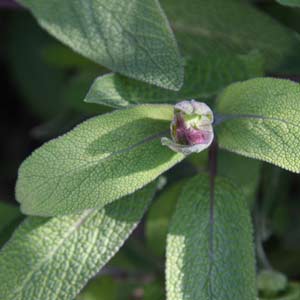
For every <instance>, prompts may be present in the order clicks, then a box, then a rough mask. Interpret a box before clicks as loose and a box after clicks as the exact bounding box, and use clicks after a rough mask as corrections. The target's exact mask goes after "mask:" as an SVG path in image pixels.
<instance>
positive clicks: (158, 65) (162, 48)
mask: <svg viewBox="0 0 300 300" xmlns="http://www.w3.org/2000/svg"><path fill="white" fill-rule="evenodd" d="M20 3H22V4H24V5H25V6H26V7H28V8H29V9H30V10H31V11H32V13H33V14H34V15H35V17H36V18H37V20H38V22H39V23H40V25H41V26H42V27H43V28H45V29H46V30H47V31H49V32H50V33H51V34H52V35H54V36H55V37H56V38H57V39H59V40H60V41H62V42H63V43H65V44H66V45H68V46H70V47H71V48H72V49H73V50H75V51H76V52H78V53H80V54H82V55H84V56H86V57H88V58H90V59H91V60H93V61H95V62H97V63H99V64H101V65H103V66H105V67H107V68H109V69H111V70H113V71H115V72H118V73H121V74H123V75H125V76H129V77H132V78H135V79H138V80H142V81H146V82H148V83H152V84H155V85H158V86H161V87H164V88H168V89H173V90H178V89H179V88H180V87H181V85H182V81H183V67H182V62H181V58H180V55H179V51H178V48H177V44H176V41H175V38H174V37H173V33H172V31H171V29H170V26H169V24H168V21H167V18H166V16H165V15H164V12H163V11H162V9H161V7H160V5H159V2H158V1H157V0H144V1H139V0H122V1H119V0H110V1H106V0H90V1H85V2H82V1H73V0H64V1H60V0H52V1H42V2H40V1H36V0H20Z"/></svg>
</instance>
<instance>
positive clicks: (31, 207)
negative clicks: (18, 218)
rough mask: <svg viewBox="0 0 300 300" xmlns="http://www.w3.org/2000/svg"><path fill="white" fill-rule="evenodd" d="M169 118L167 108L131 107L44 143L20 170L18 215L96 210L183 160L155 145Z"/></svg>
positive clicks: (46, 214) (49, 214) (43, 214)
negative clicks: (20, 210) (20, 212)
mask: <svg viewBox="0 0 300 300" xmlns="http://www.w3.org/2000/svg"><path fill="white" fill-rule="evenodd" d="M172 117H173V108H172V106H169V105H141V106H136V107H133V108H130V109H126V110H119V111H115V112H113V113H110V114H105V115H101V116H98V117H95V118H91V119H89V120H87V121H85V122H83V123H82V124H80V125H78V126H77V127H75V129H73V130H72V131H70V132H69V133H67V134H65V135H63V136H61V137H59V138H57V139H54V140H52V141H50V142H48V143H46V144H44V145H43V146H42V147H41V148H39V149H38V150H36V151H35V152H33V154H32V155H31V156H30V157H29V158H28V159H26V160H25V162H24V163H23V164H22V165H21V167H20V169H19V175H18V180H17V186H16V197H17V200H18V201H19V202H20V203H21V209H22V211H23V212H24V213H26V214H32V215H41V216H54V215H63V214H69V213H74V212H79V211H82V210H84V209H89V208H101V207H102V206H104V205H105V204H107V203H109V202H112V201H114V200H116V199H118V198H120V197H122V196H125V195H127V194H130V193H132V192H134V191H136V190H137V189H139V188H141V187H142V186H144V185H146V184H147V183H149V182H151V181H152V180H154V179H155V178H157V177H158V176H159V175H160V174H161V173H163V172H164V171H166V170H167V169H169V168H170V167H172V166H173V165H174V164H176V163H178V162H179V161H180V160H182V159H183V158H184V157H183V155H182V154H178V153H174V152H172V151H171V150H169V149H168V148H167V147H164V146H162V145H161V142H160V138H161V135H168V134H169V124H170V120H171V119H172Z"/></svg>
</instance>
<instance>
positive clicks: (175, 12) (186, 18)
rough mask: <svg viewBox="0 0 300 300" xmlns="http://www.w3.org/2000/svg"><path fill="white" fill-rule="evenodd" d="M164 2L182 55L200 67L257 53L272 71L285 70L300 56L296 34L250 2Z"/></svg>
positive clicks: (230, 0)
mask: <svg viewBox="0 0 300 300" xmlns="http://www.w3.org/2000/svg"><path fill="white" fill-rule="evenodd" d="M161 2H162V6H163V8H164V9H165V11H166V13H167V15H168V17H169V19H170V23H171V25H172V28H173V30H174V32H175V35H176V38H177V40H178V44H179V46H180V47H181V49H182V52H183V54H184V55H185V56H190V57H197V58H198V62H199V63H200V64H205V65H209V64H210V63H211V62H212V60H213V57H215V58H216V57H217V56H220V55H224V54H226V53H227V54H232V53H236V54H248V53H249V52H251V51H253V50H258V51H259V52H260V53H261V54H262V55H263V57H264V60H265V62H266V65H265V68H266V70H268V71H270V70H273V69H276V68H277V67H281V66H283V65H284V64H285V63H286V62H287V60H288V59H289V58H290V56H292V55H295V54H297V56H299V55H298V53H299V50H300V39H299V37H298V36H297V34H296V33H295V32H293V31H292V30H289V29H288V28H285V27H284V26H282V25H280V24H279V23H278V22H276V21H275V20H273V19H272V18H271V17H270V16H268V15H266V14H265V13H263V12H261V11H259V10H258V9H256V8H255V7H254V6H253V5H251V4H250V3H248V2H247V1H237V0H226V1H223V0H210V1H207V0H186V1H175V2H176V4H174V0H162V1H161ZM223 71H224V70H223ZM225 74H226V73H225ZM219 75H220V77H221V76H222V73H221V72H220V74H219Z"/></svg>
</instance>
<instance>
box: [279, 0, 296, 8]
mask: <svg viewBox="0 0 300 300" xmlns="http://www.w3.org/2000/svg"><path fill="white" fill-rule="evenodd" d="M277 2H278V3H280V4H282V5H287V6H295V7H300V0H277Z"/></svg>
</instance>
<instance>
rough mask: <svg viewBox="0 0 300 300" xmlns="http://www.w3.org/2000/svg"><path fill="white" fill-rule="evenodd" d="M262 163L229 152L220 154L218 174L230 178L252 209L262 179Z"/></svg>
mask: <svg viewBox="0 0 300 300" xmlns="http://www.w3.org/2000/svg"><path fill="white" fill-rule="evenodd" d="M260 170H261V162H260V161H258V160H254V159H249V158H246V157H243V156H240V155H236V154H234V153H230V152H228V151H220V152H219V154H218V174H219V175H221V176H226V177H228V178H230V179H231V180H232V181H233V182H234V183H236V184H237V185H238V186H239V187H240V188H241V189H242V191H243V193H244V195H245V197H246V199H247V201H248V203H249V205H250V207H251V206H252V204H253V203H254V200H255V194H256V191H257V188H258V184H259V179H260Z"/></svg>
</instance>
